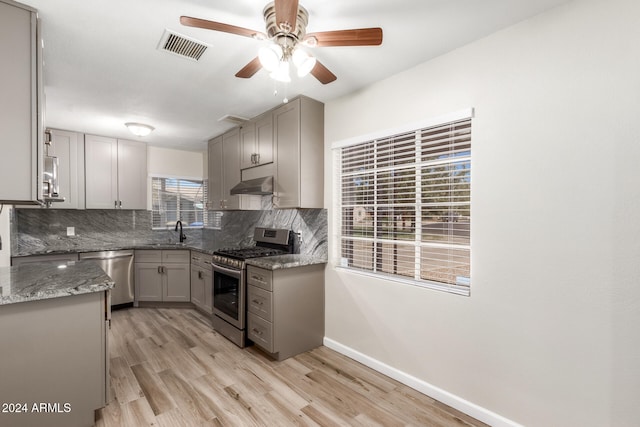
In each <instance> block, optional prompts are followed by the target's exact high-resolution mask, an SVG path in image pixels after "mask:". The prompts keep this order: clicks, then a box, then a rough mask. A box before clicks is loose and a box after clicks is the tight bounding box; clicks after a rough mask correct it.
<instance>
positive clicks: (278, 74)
mask: <svg viewBox="0 0 640 427" xmlns="http://www.w3.org/2000/svg"><path fill="white" fill-rule="evenodd" d="M269 76H270V77H271V78H272V79H273V80H276V81H279V82H284V83H289V82H290V81H291V75H290V74H289V61H280V65H279V66H278V68H277V69H276V70H274V71H272V72H271V74H269Z"/></svg>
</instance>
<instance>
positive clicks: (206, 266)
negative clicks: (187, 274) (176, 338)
mask: <svg viewBox="0 0 640 427" xmlns="http://www.w3.org/2000/svg"><path fill="white" fill-rule="evenodd" d="M191 302H192V303H193V304H194V305H195V306H196V307H197V308H199V309H200V310H202V311H204V312H205V313H207V314H211V313H212V312H213V271H212V270H211V255H207V254H205V253H202V252H196V251H191Z"/></svg>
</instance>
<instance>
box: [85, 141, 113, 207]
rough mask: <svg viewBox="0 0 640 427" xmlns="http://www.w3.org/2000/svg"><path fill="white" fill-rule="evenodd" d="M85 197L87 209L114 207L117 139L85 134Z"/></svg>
mask: <svg viewBox="0 0 640 427" xmlns="http://www.w3.org/2000/svg"><path fill="white" fill-rule="evenodd" d="M84 148H85V198H86V207H87V209H114V208H116V207H117V203H118V141H117V140H115V139H113V138H106V137H103V136H95V135H86V136H85V146H84Z"/></svg>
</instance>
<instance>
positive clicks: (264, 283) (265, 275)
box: [247, 265, 273, 291]
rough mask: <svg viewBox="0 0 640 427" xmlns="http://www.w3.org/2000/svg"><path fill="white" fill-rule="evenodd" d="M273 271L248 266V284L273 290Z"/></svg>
mask: <svg viewBox="0 0 640 427" xmlns="http://www.w3.org/2000/svg"><path fill="white" fill-rule="evenodd" d="M272 278H273V273H272V272H271V271H269V270H265V269H263V268H258V267H254V266H253V265H249V266H247V284H249V285H253V286H257V287H259V288H262V289H264V290H266V291H272V290H273V280H272Z"/></svg>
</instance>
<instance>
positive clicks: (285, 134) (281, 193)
mask: <svg viewBox="0 0 640 427" xmlns="http://www.w3.org/2000/svg"><path fill="white" fill-rule="evenodd" d="M273 126H274V135H275V143H276V153H277V161H276V164H275V176H274V192H273V193H274V194H273V196H274V197H273V198H274V206H275V207H277V208H295V207H298V206H299V204H300V99H297V100H295V101H291V102H289V103H288V104H285V105H283V106H282V107H280V108H278V109H276V110H275V111H274V112H273ZM318 179H322V177H318Z"/></svg>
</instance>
